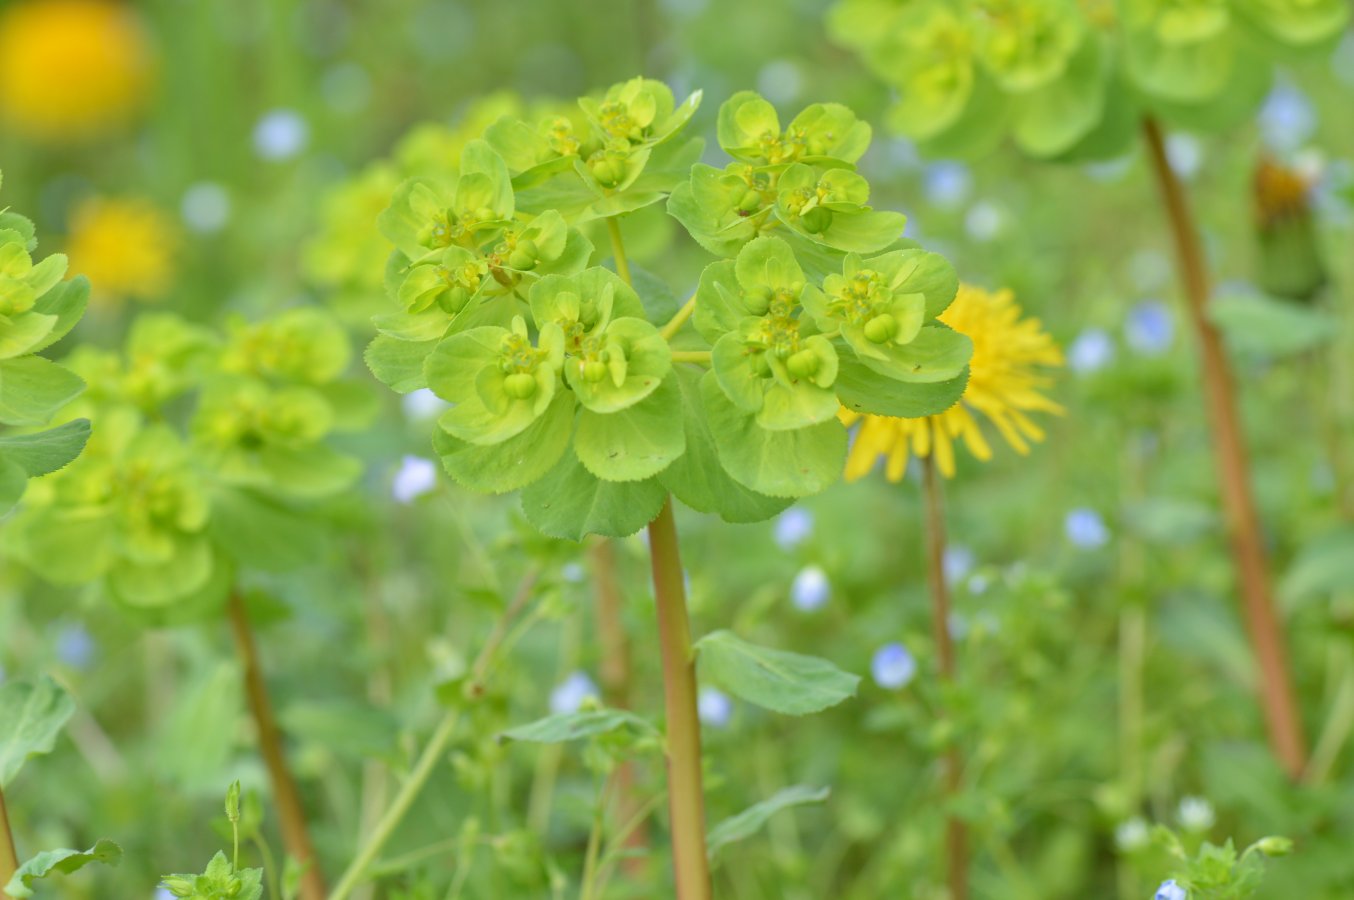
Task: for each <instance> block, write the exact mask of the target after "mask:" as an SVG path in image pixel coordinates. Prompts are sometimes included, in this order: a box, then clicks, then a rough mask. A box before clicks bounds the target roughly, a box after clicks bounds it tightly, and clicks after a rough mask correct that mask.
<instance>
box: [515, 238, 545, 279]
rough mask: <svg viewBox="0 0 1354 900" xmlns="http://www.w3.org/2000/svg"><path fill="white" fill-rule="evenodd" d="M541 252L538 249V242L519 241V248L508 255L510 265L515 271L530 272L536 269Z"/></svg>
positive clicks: (529, 240)
mask: <svg viewBox="0 0 1354 900" xmlns="http://www.w3.org/2000/svg"><path fill="white" fill-rule="evenodd" d="M540 253H541V251H540V250H539V249H537V247H536V242H535V241H533V240H531V239H530V238H528V239H527V240H523V241H518V242H517V247H516V248H514V249H513V251H512V253H510V254H508V265H510V266H512V267H513V268H514V269H521V270H522V271H529V270H531V269H534V268H536V261H537V260H538V259H539V258H540Z"/></svg>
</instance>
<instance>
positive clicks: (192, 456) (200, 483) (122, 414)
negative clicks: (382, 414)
mask: <svg viewBox="0 0 1354 900" xmlns="http://www.w3.org/2000/svg"><path fill="white" fill-rule="evenodd" d="M349 356H350V350H349V346H348V342H347V338H346V336H345V334H344V333H343V330H342V328H341V327H340V326H339V325H338V324H337V323H336V322H335V321H333V319H332V318H330V317H329V316H328V315H327V314H325V313H322V312H320V311H317V310H313V309H304V308H298V309H293V310H289V311H286V312H283V313H281V314H279V315H278V316H276V317H274V318H272V319H270V320H267V321H264V322H262V323H259V324H253V325H248V324H244V323H243V322H235V323H232V324H231V325H230V327H229V328H228V329H227V331H226V333H224V334H222V333H218V332H215V331H213V330H210V329H207V328H205V327H202V326H198V325H194V324H190V323H187V322H185V321H183V320H181V319H179V318H177V317H175V316H172V315H168V314H155V315H143V316H140V317H138V319H137V320H136V322H135V323H134V324H133V326H132V328H131V330H130V331H129V333H128V335H127V339H126V345H125V348H124V349H123V350H122V351H121V352H113V351H105V350H98V349H94V348H91V347H81V348H79V349H78V350H77V351H76V352H74V353H72V354H71V356H70V357H69V359H68V360H67V362H68V364H69V365H70V367H71V368H72V369H73V370H74V371H75V372H77V373H79V374H80V375H82V376H84V378H85V379H86V380H88V381H89V383H90V384H91V385H92V388H91V390H90V391H89V392H88V393H86V394H85V395H84V396H82V397H81V398H79V399H78V400H76V401H75V402H74V403H72V404H70V405H69V406H68V407H67V408H66V409H65V410H64V411H63V412H62V413H61V414H60V415H61V416H63V417H70V416H75V415H88V416H89V417H90V418H92V419H94V420H95V421H96V422H97V423H98V427H97V428H96V429H95V431H94V435H93V436H92V437H91V439H90V441H89V446H88V447H87V448H86V451H85V453H84V454H83V455H82V456H81V457H80V459H78V460H76V461H75V462H74V463H72V464H71V465H69V466H67V467H66V468H65V469H63V470H62V471H61V472H59V473H57V474H55V475H54V476H52V477H50V478H46V479H43V480H42V481H39V482H35V483H34V484H33V486H32V487H31V488H30V490H29V492H28V497H27V498H26V500H25V503H24V506H23V507H22V508H21V510H20V511H19V513H18V514H16V516H15V518H14V520H13V522H12V523H11V528H10V530H9V532H8V536H9V540H10V541H11V543H12V551H13V553H14V554H15V555H16V556H17V557H19V558H20V559H21V560H22V561H24V562H25V563H26V564H28V565H29V566H30V567H31V568H33V569H34V570H36V571H37V572H39V573H40V574H42V575H43V576H44V577H45V578H47V579H49V580H51V581H53V582H57V583H67V584H82V583H87V582H98V583H100V584H101V585H102V586H103V587H104V588H105V589H106V592H107V594H108V595H109V596H110V597H111V598H112V599H114V600H115V601H117V602H118V603H119V604H121V605H123V606H124V607H126V608H129V609H135V610H138V611H141V612H143V613H145V614H146V615H148V616H150V617H151V618H153V619H157V620H164V619H167V618H168V619H174V620H179V619H183V618H187V617H192V616H195V615H199V614H201V613H203V612H207V611H210V610H214V609H216V608H218V607H219V605H220V603H221V602H222V601H223V599H224V598H225V597H226V595H227V593H228V591H229V590H230V589H231V588H232V586H233V584H234V582H235V573H236V571H237V569H239V568H240V567H242V566H243V567H252V568H259V569H264V570H273V569H279V568H285V567H287V566H291V565H296V564H299V563H302V562H304V561H306V558H307V556H308V555H309V554H311V552H312V550H311V548H312V547H313V545H314V540H313V539H311V538H310V537H309V536H310V535H312V534H314V533H315V530H316V527H315V525H313V524H311V521H310V517H309V516H308V511H307V508H306V507H307V506H308V505H313V504H314V503H315V501H317V500H320V499H322V498H325V497H328V496H331V495H333V494H335V493H337V492H338V491H341V490H343V489H344V488H345V487H347V486H348V485H350V484H351V483H352V482H353V480H354V479H355V478H356V477H357V475H358V474H359V472H360V465H359V464H358V462H357V460H355V459H353V458H351V457H349V456H346V455H344V454H342V453H340V452H339V451H337V450H335V449H334V448H333V447H331V446H330V445H329V444H328V443H326V440H327V439H328V438H329V437H330V435H331V434H332V433H334V432H337V431H343V430H345V429H353V428H357V427H360V426H361V425H362V424H364V421H365V418H366V413H367V410H368V407H369V406H370V404H369V402H367V401H369V399H370V398H369V396H367V395H366V394H364V393H363V392H362V391H361V390H360V389H359V388H358V387H356V386H355V385H354V384H351V383H348V382H346V381H344V380H342V377H341V376H342V374H343V372H344V370H345V369H346V367H347V365H348V362H349Z"/></svg>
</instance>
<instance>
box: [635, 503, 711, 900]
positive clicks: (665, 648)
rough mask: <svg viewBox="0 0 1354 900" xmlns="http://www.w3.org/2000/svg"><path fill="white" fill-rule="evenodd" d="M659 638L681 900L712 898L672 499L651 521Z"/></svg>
mask: <svg viewBox="0 0 1354 900" xmlns="http://www.w3.org/2000/svg"><path fill="white" fill-rule="evenodd" d="M649 553H650V555H651V557H652V561H653V585H654V598H655V600H656V601H657V604H658V638H659V643H660V645H661V649H662V657H663V699H664V705H665V707H666V711H667V764H668V815H669V817H670V820H671V821H670V828H671V831H672V860H673V868H674V869H675V873H676V878H677V900H710V897H711V886H710V863H709V859H708V855H707V853H706V847H705V793H704V787H703V785H702V780H701V732H700V718H699V717H698V715H697V711H696V660H695V657H694V655H693V653H692V649H691V624H690V622H689V620H688V618H687V611H686V587H685V585H684V584H683V579H682V560H681V555H680V552H679V550H678V546H677V524H676V522H675V520H674V519H673V515H672V499H671V498H669V499H668V500H667V502H665V503H664V504H663V509H662V511H661V512H660V513H659V514H658V518H656V519H654V520H653V521H652V522H650V523H649Z"/></svg>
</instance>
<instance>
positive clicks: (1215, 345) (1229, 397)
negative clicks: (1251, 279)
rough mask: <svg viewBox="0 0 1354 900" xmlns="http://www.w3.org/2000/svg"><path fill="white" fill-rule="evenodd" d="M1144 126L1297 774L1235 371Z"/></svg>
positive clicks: (1263, 662)
mask: <svg viewBox="0 0 1354 900" xmlns="http://www.w3.org/2000/svg"><path fill="white" fill-rule="evenodd" d="M1143 132H1144V135H1145V138H1146V141H1147V149H1148V156H1149V157H1150V159H1151V163H1152V170H1153V173H1154V174H1155V176H1156V181H1157V186H1158V188H1159V190H1160V192H1161V199H1162V202H1163V203H1164V205H1165V207H1166V213H1167V215H1168V217H1169V219H1170V225H1171V234H1172V237H1173V238H1174V241H1175V255H1176V265H1177V269H1178V272H1179V276H1180V282H1181V287H1182V288H1183V289H1184V293H1185V299H1186V301H1187V304H1186V306H1187V309H1188V312H1189V320H1190V324H1191V325H1192V326H1193V328H1194V332H1195V337H1196V338H1197V340H1198V342H1199V349H1200V353H1201V356H1202V360H1201V362H1202V366H1203V380H1204V391H1205V396H1206V400H1207V407H1208V420H1209V424H1210V425H1211V427H1212V432H1213V451H1214V454H1215V456H1216V465H1217V471H1218V479H1219V482H1220V484H1219V487H1220V491H1221V494H1222V504H1223V510H1224V512H1225V514H1226V518H1227V530H1228V533H1229V537H1230V540H1231V545H1232V557H1233V564H1234V566H1235V567H1236V573H1237V579H1238V581H1239V583H1240V584H1239V586H1240V589H1241V597H1242V615H1243V618H1244V619H1245V623H1246V630H1247V632H1248V633H1249V635H1250V640H1251V646H1252V649H1253V651H1254V653H1255V656H1256V661H1257V663H1258V664H1259V668H1260V684H1259V690H1260V701H1261V705H1262V707H1263V709H1264V714H1265V724H1266V727H1267V729H1268V732H1269V743H1270V747H1271V748H1272V749H1273V751H1274V754H1275V756H1277V757H1278V759H1279V761H1280V763H1282V765H1283V767H1284V769H1285V770H1286V771H1287V772H1288V774H1289V776H1290V777H1292V778H1295V779H1296V778H1299V777H1300V776H1301V775H1302V771H1303V769H1304V767H1305V765H1306V756H1307V749H1306V742H1305V738H1304V737H1303V732H1302V724H1301V719H1300V715H1299V711H1298V705H1297V701H1296V699H1295V698H1296V693H1295V690H1294V685H1293V677H1292V673H1291V671H1290V669H1289V665H1288V652H1287V649H1286V646H1285V640H1284V629H1283V623H1282V621H1281V620H1280V619H1279V616H1278V613H1277V612H1276V610H1275V604H1274V597H1273V594H1272V592H1271V589H1270V574H1269V562H1268V560H1267V559H1266V554H1265V546H1264V541H1263V539H1262V537H1261V532H1260V518H1259V514H1258V512H1257V510H1256V505H1255V498H1254V497H1253V495H1252V493H1251V485H1250V463H1249V460H1248V458H1247V452H1246V446H1245V443H1244V441H1243V438H1242V432H1241V422H1240V416H1239V414H1238V412H1237V400H1236V396H1237V393H1236V384H1235V379H1234V377H1233V375H1232V370H1231V365H1230V363H1229V362H1228V359H1227V353H1226V350H1225V348H1224V347H1223V344H1222V338H1221V336H1220V335H1219V334H1218V331H1217V329H1216V328H1214V327H1213V323H1212V322H1210V321H1209V319H1208V310H1207V306H1208V295H1209V285H1208V272H1207V268H1206V265H1205V262H1204V256H1203V250H1202V247H1201V246H1200V242H1199V234H1198V229H1197V226H1196V225H1195V223H1194V219H1193V217H1192V215H1191V213H1190V209H1189V203H1188V201H1187V200H1186V197H1185V191H1184V188H1183V186H1182V185H1181V183H1180V180H1179V179H1178V178H1177V177H1176V175H1175V171H1174V170H1173V169H1172V168H1171V164H1170V161H1169V160H1168V159H1167V157H1166V147H1165V143H1164V142H1163V140H1162V134H1161V129H1160V127H1159V126H1158V125H1157V123H1156V122H1155V121H1153V120H1152V119H1146V120H1144V122H1143Z"/></svg>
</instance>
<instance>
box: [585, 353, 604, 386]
mask: <svg viewBox="0 0 1354 900" xmlns="http://www.w3.org/2000/svg"><path fill="white" fill-rule="evenodd" d="M583 377H584V378H585V379H587V380H588V381H590V382H592V383H593V384H596V383H597V382H599V381H601V380H602V379H603V378H605V377H606V363H605V362H604V361H602V360H597V359H590V360H588V361H587V362H585V363H583Z"/></svg>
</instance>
